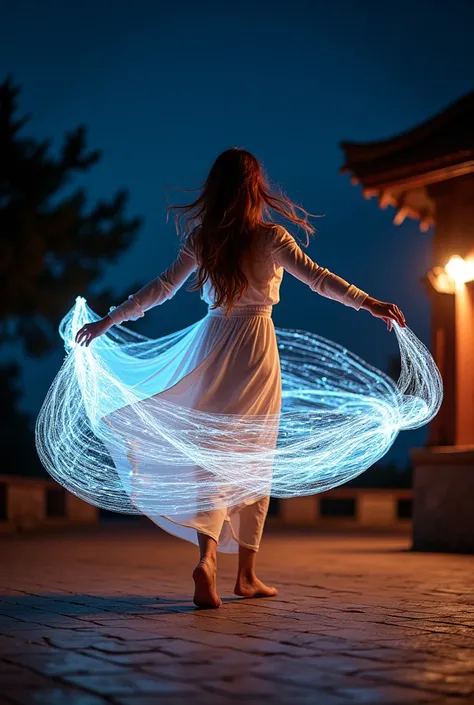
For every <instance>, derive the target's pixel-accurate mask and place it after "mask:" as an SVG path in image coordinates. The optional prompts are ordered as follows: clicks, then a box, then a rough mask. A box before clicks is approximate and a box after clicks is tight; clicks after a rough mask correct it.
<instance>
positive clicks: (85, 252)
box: [0, 78, 140, 356]
mask: <svg viewBox="0 0 474 705" xmlns="http://www.w3.org/2000/svg"><path fill="white" fill-rule="evenodd" d="M18 94H19V89H18V87H16V86H15V85H14V84H13V82H12V79H11V78H8V79H7V80H5V81H4V82H3V83H2V84H0V344H1V343H7V342H8V343H21V344H22V346H23V349H24V350H25V352H27V353H28V354H30V355H33V356H40V355H42V354H44V353H46V352H47V351H48V350H50V349H51V348H52V347H53V346H55V345H57V342H58V338H57V332H56V327H57V324H58V323H59V320H60V319H61V317H62V316H63V315H64V313H65V312H66V311H67V310H68V308H69V307H70V306H71V305H72V304H73V302H74V299H75V297H76V296H77V295H78V294H82V295H85V296H89V297H90V294H91V289H90V287H91V285H92V284H94V282H96V281H97V280H98V279H99V278H100V276H101V275H102V274H103V272H104V269H105V267H106V265H107V263H108V262H112V261H113V260H115V259H116V258H117V257H118V256H119V255H120V254H121V253H122V252H123V251H124V250H125V249H126V248H127V247H129V245H130V244H131V243H132V241H133V239H134V238H135V235H136V233H137V231H138V229H139V227H140V221H139V220H138V219H137V218H134V219H127V218H126V217H125V215H124V212H125V208H126V205H127V200H128V194H127V192H126V191H125V190H121V191H119V192H117V194H116V195H115V197H114V198H112V199H111V200H110V201H109V202H107V201H100V202H98V203H95V204H93V205H92V206H90V205H89V204H88V201H87V196H86V193H85V191H84V190H83V189H82V188H74V184H73V179H74V176H75V175H77V174H80V173H83V172H87V171H88V170H89V169H90V168H91V167H93V166H94V165H95V164H97V162H98V161H99V160H100V157H101V154H100V152H99V151H97V150H93V151H89V150H88V149H87V146H86V130H85V128H84V127H78V128H76V129H75V130H74V131H72V132H69V133H67V134H66V135H65V137H64V140H63V144H62V146H61V148H60V149H59V150H56V151H54V150H53V149H52V147H51V144H50V142H49V141H42V142H40V141H37V140H35V139H32V138H28V137H24V136H23V128H24V127H25V125H26V124H27V122H28V120H29V116H26V117H21V118H18V117H17V109H18V106H17V98H18ZM92 303H93V305H94V306H97V307H98V310H103V308H104V307H105V305H106V304H107V303H108V292H107V291H102V292H100V293H99V295H98V296H96V297H95V298H93V299H92Z"/></svg>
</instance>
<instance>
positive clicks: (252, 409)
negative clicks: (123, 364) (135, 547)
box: [108, 307, 281, 553]
mask: <svg viewBox="0 0 474 705" xmlns="http://www.w3.org/2000/svg"><path fill="white" fill-rule="evenodd" d="M270 314H271V310H269V309H268V308H267V307H252V308H250V307H247V308H246V309H242V310H237V311H234V312H232V314H231V315H230V316H224V315H223V314H222V313H221V312H217V311H210V312H209V314H208V315H207V316H206V317H205V318H204V320H203V321H202V323H201V325H200V326H199V328H198V329H197V330H195V331H193V333H192V334H191V335H188V336H186V337H185V338H184V339H183V341H182V343H181V345H180V346H179V348H178V350H176V349H174V348H173V349H171V350H170V351H169V353H168V355H166V356H164V358H163V360H162V364H161V365H160V366H159V367H158V368H155V371H154V373H153V375H152V377H151V378H147V379H146V381H145V380H144V381H143V382H142V385H144V386H146V389H147V394H150V393H152V392H153V390H154V389H155V390H156V392H155V393H154V394H153V395H152V397H151V401H152V404H153V403H155V401H156V400H161V401H167V402H170V403H172V404H174V405H176V406H179V407H180V408H185V409H192V410H195V411H200V412H205V413H206V412H207V413H209V414H226V415H232V416H234V417H252V416H254V417H255V416H257V417H261V418H262V419H266V421H265V422H264V423H262V427H261V432H262V438H260V439H259V438H256V439H255V445H259V446H261V445H262V443H263V444H264V447H265V448H266V449H268V450H270V451H271V450H272V449H273V448H274V447H275V445H276V440H277V434H278V415H279V413H280V408H281V374H280V360H279V355H278V347H277V342H276V335H275V328H274V325H273V321H272V319H271V317H270ZM161 389H164V391H160V390H161ZM145 403H148V401H147V402H145ZM124 413H125V415H126V409H120V410H119V411H118V412H115V414H111V415H110V416H109V418H108V421H109V423H110V425H111V427H113V426H114V423H115V424H116V427H117V428H120V427H121V421H122V419H123V417H124ZM227 445H228V446H229V448H231V446H232V439H228V440H227ZM110 450H111V452H112V453H113V447H111V448H110ZM235 450H236V452H238V446H236V449H235ZM128 457H129V460H130V461H131V463H132V464H133V452H132V453H131V454H130V453H129V456H128ZM249 462H250V461H249ZM271 470H272V468H271V466H269V465H268V463H267V464H266V467H265V466H260V467H255V468H254V472H256V473H259V474H260V478H261V479H262V480H264V481H265V484H266V486H267V487H266V496H263V497H262V498H259V499H255V497H250V498H248V499H247V500H245V498H242V497H241V493H236V496H235V497H233V494H234V493H232V488H229V487H222V488H216V492H215V495H214V496H212V495H210V494H208V496H206V492H204V496H203V497H202V501H200V500H201V498H200V489H201V488H206V487H207V486H208V484H209V482H211V483H212V477H211V478H210V477H209V473H208V472H206V470H204V469H203V468H201V467H199V466H189V467H187V468H181V473H182V475H183V477H184V476H191V477H194V483H193V489H194V502H193V504H194V506H189V504H190V497H189V495H188V497H187V504H188V506H187V508H186V511H184V512H182V513H179V514H173V516H160V515H159V514H157V513H155V512H154V511H153V507H152V506H151V505H150V502H149V500H148V498H147V496H146V494H145V497H144V501H143V502H142V498H141V496H140V492H137V493H135V494H134V495H133V494H132V498H133V503H134V505H135V507H136V508H137V509H138V510H139V511H140V512H142V513H143V514H146V515H147V516H148V517H149V518H150V519H152V520H153V521H154V522H155V523H156V524H158V525H159V526H161V527H162V528H163V529H165V530H166V531H168V532H169V533H171V534H175V535H176V536H179V537H180V538H183V539H187V540H188V541H191V542H193V543H197V534H196V532H197V531H200V532H202V533H204V534H207V535H208V536H211V537H212V538H214V539H215V540H216V541H217V542H218V549H219V550H220V551H223V552H227V553H234V552H236V551H237V550H238V545H239V544H242V545H245V546H247V547H249V548H253V549H255V550H256V549H258V545H259V541H260V536H261V532H262V529H263V523H264V521H265V516H266V508H267V505H268V495H269V493H270V488H271ZM135 472H136V474H137V475H139V476H141V475H142V473H143V472H144V468H143V467H140V465H139V464H137V465H136V467H135ZM146 473H147V481H148V482H150V483H152V484H154V485H156V486H159V485H162V484H163V483H165V482H166V468H163V466H160V465H158V464H154V465H153V466H152V467H150V468H149V469H147V471H146ZM188 489H189V488H188ZM210 503H211V506H210V507H209V504H210ZM227 503H229V506H223V504H224V505H226V504H227ZM200 505H203V506H204V508H201V506H200ZM212 505H214V506H212ZM246 507H250V508H249V509H246ZM242 510H245V511H244V513H243V519H244V521H243V522H242V524H243V525H242V526H241V518H242ZM241 534H243V535H242V536H241Z"/></svg>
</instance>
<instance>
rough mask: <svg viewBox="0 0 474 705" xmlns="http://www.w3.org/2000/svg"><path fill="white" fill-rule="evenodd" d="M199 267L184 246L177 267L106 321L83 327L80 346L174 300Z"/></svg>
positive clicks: (129, 299) (160, 277) (170, 268)
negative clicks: (173, 297)
mask: <svg viewBox="0 0 474 705" xmlns="http://www.w3.org/2000/svg"><path fill="white" fill-rule="evenodd" d="M196 267H197V264H196V258H195V256H194V252H193V250H192V248H191V247H190V246H189V245H188V244H184V245H183V246H182V247H181V249H180V251H179V253H178V256H177V257H176V259H175V261H174V262H173V264H172V265H171V266H170V267H168V269H167V270H166V271H165V272H163V273H162V274H161V275H160V276H159V277H156V279H153V280H152V281H151V282H149V283H148V284H146V285H145V286H144V287H142V288H141V289H140V290H139V291H137V292H136V293H135V294H131V295H130V296H129V297H128V299H127V300H126V301H124V302H123V303H122V304H120V306H117V307H116V308H113V309H111V310H110V311H109V313H108V314H107V316H104V318H101V319H100V320H99V321H96V322H95V323H87V324H86V325H85V326H83V327H82V328H81V330H80V331H79V332H78V333H77V335H76V342H77V343H79V344H81V345H86V346H87V345H89V343H90V342H91V341H92V340H94V338H97V337H98V336H99V335H102V334H103V333H105V332H106V331H107V330H108V329H109V328H110V327H111V326H113V325H114V324H119V323H123V321H129V320H136V319H137V318H141V317H142V316H144V315H145V311H148V309H150V308H153V307H154V306H158V305H159V304H162V303H164V302H165V301H167V300H168V299H170V298H171V297H172V296H174V294H175V293H176V292H177V291H178V289H179V288H180V287H181V286H182V285H183V284H184V282H185V281H186V279H187V278H188V277H189V275H190V274H191V273H192V272H193V271H194V270H195V269H196Z"/></svg>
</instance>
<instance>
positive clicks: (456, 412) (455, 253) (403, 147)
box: [341, 92, 474, 550]
mask: <svg viewBox="0 0 474 705" xmlns="http://www.w3.org/2000/svg"><path fill="white" fill-rule="evenodd" d="M341 146H342V149H343V151H344V154H345V164H344V166H343V167H342V171H343V172H349V173H350V174H351V175H352V182H353V183H355V184H360V185H361V186H362V192H363V195H364V196H365V197H366V198H377V199H378V204H379V206H380V207H381V208H386V207H388V206H392V207H394V208H395V210H396V213H395V217H394V223H395V224H396V225H399V224H400V223H402V222H403V221H404V220H405V218H407V217H410V218H415V219H417V220H418V221H419V223H420V229H421V230H422V231H427V230H429V229H430V228H433V237H432V240H431V248H432V262H433V268H432V269H431V270H430V272H428V273H427V275H426V276H425V277H424V282H425V283H427V284H428V283H429V286H427V290H428V291H429V293H430V298H431V300H432V351H433V355H434V358H435V360H436V362H437V364H438V367H439V368H440V371H441V375H442V377H443V382H444V401H443V405H442V407H441V409H440V412H439V414H438V416H437V417H436V418H435V419H434V421H433V422H432V424H431V428H430V436H429V441H428V446H429V447H428V448H427V449H419V450H417V451H415V452H414V453H413V460H414V465H415V483H414V493H415V496H414V501H415V513H414V546H415V548H421V549H430V548H431V549H435V550H474V511H473V510H472V500H471V498H472V497H473V496H474V92H472V93H469V94H467V95H466V96H464V97H463V98H461V99H460V100H458V101H457V102H456V103H454V104H453V105H451V106H450V107H448V108H447V109H446V110H445V111H443V112H442V113H441V114H439V115H437V116H436V117H434V118H432V119H430V120H428V121H427V122H424V123H423V124H421V125H418V126H417V127H415V128H413V129H411V130H408V131H407V132H404V133H403V134H401V135H398V136H396V137H393V138H391V139H387V140H383V141H381V142H373V143H366V144H360V143H352V142H343V143H342V145H341Z"/></svg>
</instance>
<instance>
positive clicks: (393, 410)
mask: <svg viewBox="0 0 474 705" xmlns="http://www.w3.org/2000/svg"><path fill="white" fill-rule="evenodd" d="M97 318H98V317H97V316H96V314H94V312H93V311H91V310H90V309H89V308H88V307H87V305H86V302H85V300H84V299H81V298H78V299H77V301H76V304H75V306H74V307H73V309H71V311H70V312H69V313H68V314H67V315H66V316H65V318H64V319H63V321H62V323H61V326H60V332H61V335H62V337H63V339H64V341H65V345H66V349H67V350H68V354H67V356H66V359H65V361H64V363H63V366H62V368H61V370H60V371H59V373H58V375H57V376H56V378H55V380H54V382H53V384H52V386H51V388H50V390H49V392H48V395H47V397H46V399H45V402H44V404H43V407H42V409H41V411H40V414H39V416H38V420H37V424H36V442H37V448H38V452H39V455H40V458H41V460H42V462H43V464H44V465H45V467H46V468H47V470H48V472H49V473H50V474H51V475H52V476H53V477H54V478H55V479H56V480H58V482H60V483H61V484H62V485H63V486H65V487H66V488H67V489H68V490H70V491H71V492H73V493H75V494H76V495H77V496H79V497H81V498H83V499H85V500H86V501H89V502H91V503H93V504H95V505H97V506H99V507H104V508H106V509H111V510H114V511H119V512H125V513H141V514H144V515H146V516H148V517H149V518H150V519H152V520H153V521H154V522H155V523H156V524H158V525H159V526H161V527H163V528H164V529H166V530H167V531H169V532H171V533H173V534H175V535H177V536H180V537H182V538H185V539H187V540H190V541H194V542H197V537H196V532H197V531H201V532H203V533H206V534H208V535H210V536H212V537H213V538H215V539H216V540H217V541H218V542H219V549H220V550H223V551H227V552H234V551H236V550H237V549H238V545H239V544H241V545H245V546H250V547H252V548H258V543H259V540H260V536H261V530H262V527H263V522H264V520H265V514H266V509H267V506H268V497H269V495H270V494H271V495H273V496H275V497H292V496H297V495H308V494H314V493H316V492H322V491H324V490H326V489H329V488H331V487H335V486H337V485H340V484H342V483H344V482H346V481H347V480H349V479H351V478H353V477H356V476H357V475H359V474H360V473H361V472H363V471H364V470H366V469H367V468H368V467H370V466H371V465H373V463H374V462H376V461H377V460H378V459H379V458H381V457H382V456H383V455H384V454H385V453H386V452H387V450H388V449H389V448H390V447H391V445H392V444H393V442H394V440H395V438H396V436H397V435H398V433H399V432H400V431H401V430H403V429H409V428H416V427H419V426H421V425H423V424H425V423H427V422H428V421H429V420H430V419H431V418H433V416H434V415H435V414H436V413H437V411H438V409H439V406H440V404H441V400H442V383H441V378H440V375H439V371H438V369H437V367H436V365H435V363H434V361H433V359H432V357H431V355H430V353H429V351H428V350H427V349H426V347H425V346H424V345H423V344H422V343H421V342H420V341H419V340H418V339H417V338H416V336H415V335H414V334H413V332H412V331H410V330H409V329H408V328H405V329H400V328H398V327H395V331H396V335H397V339H398V343H399V346H400V354H401V370H402V372H401V375H400V379H399V380H398V383H395V382H394V381H393V380H392V379H390V378H389V377H388V376H387V375H385V374H383V373H382V372H380V371H379V370H376V369H375V368H373V367H371V366H370V365H368V364H367V363H365V362H364V361H363V360H361V359H360V358H358V357H357V356H355V355H353V354H352V353H350V352H349V351H348V350H347V349H345V348H343V347H341V346H339V345H337V344H335V343H332V342H330V341H327V340H324V339H323V338H320V337H319V336H317V335H315V334H312V333H308V332H306V331H291V330H283V329H277V330H275V328H274V325H273V322H272V319H271V307H261V306H260V307H245V308H241V309H237V310H235V311H233V312H232V314H231V315H230V316H227V317H226V316H224V315H223V314H222V312H220V311H209V312H208V314H207V315H206V316H205V317H204V318H203V319H201V320H200V321H198V322H197V323H195V324H194V325H192V326H190V327H189V328H186V329H184V330H180V331H178V332H176V333H173V334H172V335H168V336H164V337H161V338H158V339H156V340H152V339H149V338H145V337H143V336H141V335H138V334H136V333H134V332H132V331H130V330H128V329H127V328H126V327H123V326H114V327H112V328H111V329H110V330H109V331H108V332H107V334H105V335H103V336H101V337H100V338H98V339H96V340H94V341H93V342H92V344H91V345H90V347H89V348H83V347H81V346H77V345H75V343H74V337H75V333H76V332H77V330H78V329H79V328H80V327H81V326H82V325H83V324H84V323H85V322H88V321H91V320H96V319H97Z"/></svg>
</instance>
